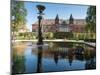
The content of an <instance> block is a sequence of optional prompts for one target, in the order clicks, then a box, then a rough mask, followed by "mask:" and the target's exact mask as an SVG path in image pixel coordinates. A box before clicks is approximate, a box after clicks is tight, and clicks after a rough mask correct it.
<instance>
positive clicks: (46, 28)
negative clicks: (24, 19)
mask: <svg viewBox="0 0 100 75" xmlns="http://www.w3.org/2000/svg"><path fill="white" fill-rule="evenodd" d="M85 25H86V21H85V19H74V18H73V16H72V14H71V15H70V17H69V19H66V20H64V19H59V16H58V14H57V15H56V17H55V19H43V20H42V21H41V26H42V32H84V31H85ZM37 31H38V21H37V22H36V23H34V24H32V32H37Z"/></svg>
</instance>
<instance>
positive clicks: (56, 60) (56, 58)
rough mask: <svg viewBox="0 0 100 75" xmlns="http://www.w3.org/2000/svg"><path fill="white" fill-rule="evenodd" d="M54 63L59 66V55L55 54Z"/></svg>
mask: <svg viewBox="0 0 100 75" xmlns="http://www.w3.org/2000/svg"><path fill="white" fill-rule="evenodd" d="M54 61H55V63H56V64H57V63H58V53H57V52H54Z"/></svg>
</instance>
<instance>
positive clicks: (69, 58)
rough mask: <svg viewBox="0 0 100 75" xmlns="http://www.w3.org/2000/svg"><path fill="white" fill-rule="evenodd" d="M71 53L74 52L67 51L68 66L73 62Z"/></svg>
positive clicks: (71, 50)
mask: <svg viewBox="0 0 100 75" xmlns="http://www.w3.org/2000/svg"><path fill="white" fill-rule="evenodd" d="M73 51H74V50H73V49H69V50H68V60H69V65H70V66H71V65H72V62H73V57H74V54H73Z"/></svg>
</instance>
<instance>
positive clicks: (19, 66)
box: [12, 52, 25, 75]
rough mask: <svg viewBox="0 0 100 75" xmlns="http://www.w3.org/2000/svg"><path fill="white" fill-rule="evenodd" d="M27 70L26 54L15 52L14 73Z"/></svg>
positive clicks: (13, 59)
mask: <svg viewBox="0 0 100 75" xmlns="http://www.w3.org/2000/svg"><path fill="white" fill-rule="evenodd" d="M24 72H25V57H24V55H17V53H16V52H15V53H13V57H12V74H13V75H14V74H21V73H24Z"/></svg>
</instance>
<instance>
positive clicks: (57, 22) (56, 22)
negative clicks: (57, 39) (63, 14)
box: [55, 14, 59, 24]
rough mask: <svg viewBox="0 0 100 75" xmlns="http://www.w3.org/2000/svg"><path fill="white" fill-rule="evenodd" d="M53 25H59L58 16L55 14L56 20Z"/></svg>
mask: <svg viewBox="0 0 100 75" xmlns="http://www.w3.org/2000/svg"><path fill="white" fill-rule="evenodd" d="M55 24H59V16H58V14H57V16H56V18H55Z"/></svg>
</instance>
